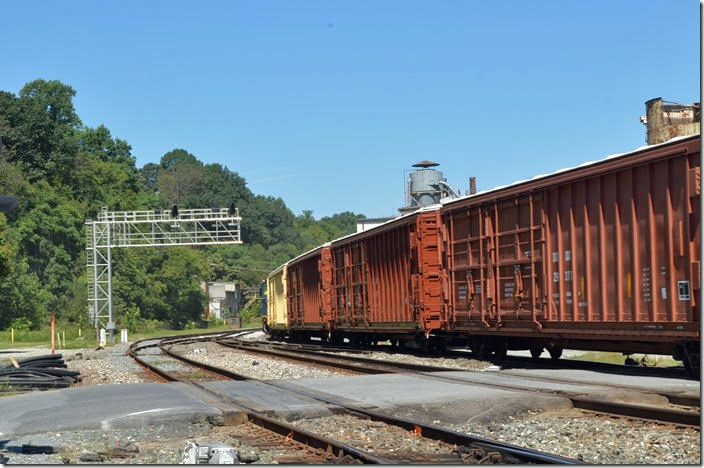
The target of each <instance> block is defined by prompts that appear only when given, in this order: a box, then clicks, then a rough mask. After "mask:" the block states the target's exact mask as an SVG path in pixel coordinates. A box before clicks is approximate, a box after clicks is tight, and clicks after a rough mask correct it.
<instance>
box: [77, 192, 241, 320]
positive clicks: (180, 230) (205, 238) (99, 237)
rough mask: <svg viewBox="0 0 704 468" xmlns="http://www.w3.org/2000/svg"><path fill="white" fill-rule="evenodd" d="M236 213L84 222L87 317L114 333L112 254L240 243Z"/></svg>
mask: <svg viewBox="0 0 704 468" xmlns="http://www.w3.org/2000/svg"><path fill="white" fill-rule="evenodd" d="M241 220H242V218H240V216H239V209H238V208H235V206H234V204H233V205H230V207H229V208H212V209H209V208H206V209H195V210H179V209H178V208H177V207H176V205H174V207H173V208H172V209H171V211H168V210H163V211H162V210H153V211H108V210H107V208H103V209H102V210H101V211H100V213H98V219H96V220H92V219H89V220H86V223H85V224H86V258H87V262H86V265H87V267H88V314H89V316H90V318H91V320H92V321H93V323H94V324H95V327H96V328H100V327H101V326H102V327H104V328H107V329H108V330H110V331H111V332H112V330H114V329H115V322H114V320H113V315H112V249H114V248H122V247H167V246H176V245H219V244H241V243H242V240H241V237H240V221H241Z"/></svg>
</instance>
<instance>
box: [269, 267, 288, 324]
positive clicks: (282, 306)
mask: <svg viewBox="0 0 704 468" xmlns="http://www.w3.org/2000/svg"><path fill="white" fill-rule="evenodd" d="M286 292H287V291H286V266H285V265H284V267H283V268H280V269H278V270H277V271H275V272H273V273H272V274H270V275H269V277H268V278H267V296H268V297H267V307H268V310H267V312H268V313H267V324H268V326H269V327H271V328H286V326H287V325H288V314H287V298H286Z"/></svg>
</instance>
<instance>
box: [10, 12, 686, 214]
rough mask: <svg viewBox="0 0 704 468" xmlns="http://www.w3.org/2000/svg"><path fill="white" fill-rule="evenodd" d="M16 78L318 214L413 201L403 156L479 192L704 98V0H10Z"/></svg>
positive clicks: (560, 162)
mask: <svg viewBox="0 0 704 468" xmlns="http://www.w3.org/2000/svg"><path fill="white" fill-rule="evenodd" d="M0 11H1V12H2V13H1V15H2V23H1V26H0V53H1V55H0V89H2V90H5V91H11V92H14V93H17V92H19V90H20V88H21V87H22V86H23V85H24V84H25V83H26V82H28V81H31V80H33V79H36V78H44V79H48V80H50V79H58V80H60V81H62V82H64V83H66V84H69V85H71V86H73V88H74V89H75V90H76V91H77V93H78V94H77V96H76V98H75V101H74V102H75V106H76V109H77V111H78V114H79V116H80V117H81V119H82V120H83V123H84V124H85V125H88V126H91V127H95V126H98V125H100V124H104V125H105V126H107V127H108V128H109V129H110V130H111V132H112V134H113V136H116V137H119V138H122V139H124V140H127V141H128V142H129V143H130V144H131V145H132V148H133V153H134V154H135V155H136V157H137V162H138V165H139V166H140V167H141V166H142V165H144V164H145V163H147V162H158V161H159V159H160V157H161V156H162V155H163V154H164V153H165V152H167V151H169V150H171V149H173V148H184V149H186V150H188V151H190V152H191V153H193V154H195V155H196V156H197V157H198V158H199V159H201V160H202V161H204V162H219V163H221V164H224V165H226V166H227V167H229V168H230V169H231V170H233V171H236V172H238V173H239V174H240V175H242V176H243V177H244V178H245V179H246V180H247V182H248V184H249V187H250V188H251V189H252V190H253V191H254V192H255V193H258V194H264V195H273V196H280V197H282V198H283V199H284V201H285V202H286V204H287V205H288V206H289V207H290V208H291V209H292V210H293V211H294V212H295V213H296V214H300V213H301V211H302V210H304V209H311V210H313V213H314V216H315V217H320V216H324V215H329V214H332V213H336V212H340V211H348V210H349V211H355V212H358V213H360V212H361V213H364V214H366V215H367V216H370V217H377V216H387V215H395V214H397V211H396V209H397V208H398V207H399V206H401V205H402V202H403V192H404V183H405V182H404V169H410V166H411V164H413V163H415V162H418V161H419V160H422V159H430V160H433V161H437V162H439V163H440V164H441V165H440V166H439V168H438V169H440V170H442V171H443V172H444V173H445V176H446V177H447V179H448V182H449V183H450V184H451V185H452V186H454V187H456V188H460V189H461V190H462V191H463V193H464V191H465V190H467V188H468V177H469V176H476V177H477V183H478V188H479V189H480V190H484V189H489V188H493V187H494V186H497V185H504V184H508V183H511V182H513V181H515V180H520V179H526V178H529V177H532V176H535V175H538V174H543V173H548V172H553V171H555V170H557V169H561V168H563V167H569V166H574V165H577V164H579V163H581V162H584V161H589V160H594V159H598V158H601V157H604V156H606V155H608V154H612V153H619V152H624V151H629V150H631V149H634V148H636V147H639V146H641V145H643V144H645V128H644V126H643V125H642V124H641V123H640V121H639V116H640V115H642V114H644V113H645V105H644V102H645V101H646V100H648V99H651V98H653V97H659V96H662V97H663V98H664V99H665V100H670V101H677V102H682V103H691V102H694V101H698V99H699V98H698V86H699V76H698V73H699V43H698V38H699V21H698V16H699V2H697V1H693V0H687V1H685V0H661V1H656V0H649V1H642V0H641V1H625V0H619V1H614V0H605V1H595V0H594V1H583V2H576V1H534V2H529V1H501V2H498V1H491V2H490V1H481V2H480V1H470V0H457V1H432V2H431V1H425V2H414V1H409V0H403V1H386V0H384V1H360V0H347V1H332V0H324V1H292V0H280V1H276V2H271V1H260V0H257V1H224V0H223V1H218V2H215V1H200V2H195V1H190V2H181V1H176V0H169V1H163V2H157V1H138V2H137V1H125V0H120V1H115V2H95V1H70V2H68V1H63V2H36V1H34V2H32V1H5V2H3V3H2V9H1V10H0Z"/></svg>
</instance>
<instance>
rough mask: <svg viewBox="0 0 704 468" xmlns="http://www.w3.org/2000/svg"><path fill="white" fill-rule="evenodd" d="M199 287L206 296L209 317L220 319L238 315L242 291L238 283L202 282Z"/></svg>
mask: <svg viewBox="0 0 704 468" xmlns="http://www.w3.org/2000/svg"><path fill="white" fill-rule="evenodd" d="M200 287H201V289H202V290H203V291H205V294H206V295H207V296H208V313H209V315H210V316H211V317H216V318H219V319H222V318H231V317H236V316H237V315H238V314H239V311H240V308H241V304H242V289H241V288H240V285H239V284H238V283H226V282H222V281H208V282H207V283H206V282H204V281H203V282H201V283H200Z"/></svg>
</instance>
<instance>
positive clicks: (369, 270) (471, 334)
mask: <svg viewBox="0 0 704 468" xmlns="http://www.w3.org/2000/svg"><path fill="white" fill-rule="evenodd" d="M699 151H700V150H699V137H698V136H695V137H687V138H680V139H677V140H673V141H670V142H668V143H665V144H661V145H657V146H651V147H646V148H642V149H640V150H636V151H633V152H631V153H628V154H624V155H619V156H614V157H610V158H607V159H605V160H603V161H599V162H596V163H590V164H588V165H583V166H580V167H577V168H574V169H570V170H564V171H560V172H558V173H555V174H553V175H550V176H543V177H540V178H536V179H533V180H530V181H525V182H522V183H516V184H514V185H511V186H508V187H504V188H500V189H494V190H492V191H488V192H484V193H479V194H475V195H472V196H468V197H464V198H461V199H459V200H454V201H451V202H448V203H445V204H443V205H442V206H435V207H426V208H424V209H421V210H419V211H416V212H414V213H411V214H409V215H406V216H403V217H401V218H398V219H396V220H393V221H390V222H388V223H385V224H383V225H381V226H378V227H375V228H372V229H370V230H368V231H364V232H361V233H358V234H353V235H350V236H347V237H344V238H342V239H338V240H336V241H333V242H332V243H330V244H326V245H324V246H321V247H319V248H318V249H315V250H313V251H311V252H308V253H306V254H304V255H302V256H300V257H298V258H296V259H294V260H292V261H291V262H290V263H289V265H288V275H287V285H288V288H289V289H288V291H289V303H288V305H289V308H288V310H289V327H290V329H291V331H292V333H297V331H304V335H305V334H307V335H315V334H318V335H319V336H327V334H328V333H330V334H331V335H332V336H334V337H335V338H337V339H338V340H339V339H342V337H343V335H344V336H348V337H349V338H351V339H353V340H357V341H360V342H365V341H370V340H376V339H392V340H399V341H401V342H410V341H413V342H415V343H418V344H421V345H427V344H428V343H431V344H432V343H447V342H449V341H454V342H458V341H459V342H469V343H470V344H471V346H472V348H473V350H475V351H477V352H478V353H479V354H481V355H485V356H487V355H489V354H491V353H496V354H497V355H502V354H503V353H505V352H506V349H507V348H510V349H530V350H531V351H532V352H535V353H538V352H542V350H543V348H547V349H548V351H549V352H550V354H551V355H552V356H553V357H558V356H559V355H560V353H561V350H562V348H564V347H568V346H569V347H571V348H577V349H593V350H605V351H619V352H626V353H631V352H645V353H661V354H665V353H667V354H670V353H671V354H672V355H673V356H674V357H675V359H678V360H684V361H685V364H686V365H687V367H688V368H689V369H690V370H693V369H694V368H697V367H698V363H699V347H700V336H699V324H700V317H699V313H698V310H699V309H698V307H699V302H700V300H701V288H700V279H699V262H700V255H699V252H700V245H699V232H700V229H701V227H700V225H701V219H700V213H699V198H700V193H699V190H700V182H699V180H700V165H699ZM306 330H307V331H306Z"/></svg>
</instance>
